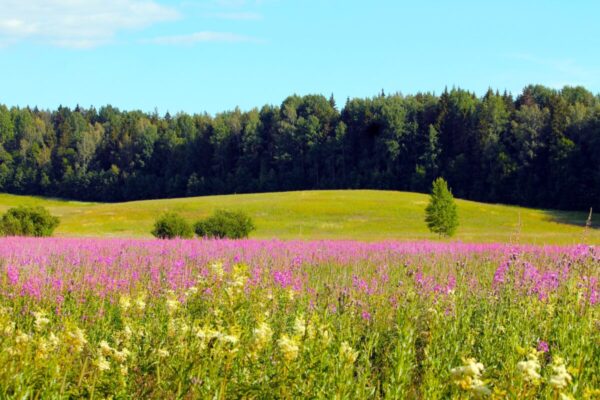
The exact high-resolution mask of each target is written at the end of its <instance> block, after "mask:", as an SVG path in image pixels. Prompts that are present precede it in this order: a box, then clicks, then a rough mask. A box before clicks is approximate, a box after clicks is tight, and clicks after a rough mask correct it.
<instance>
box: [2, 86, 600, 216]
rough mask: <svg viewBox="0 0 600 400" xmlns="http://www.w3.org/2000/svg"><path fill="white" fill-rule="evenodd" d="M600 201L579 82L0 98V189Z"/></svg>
mask: <svg viewBox="0 0 600 400" xmlns="http://www.w3.org/2000/svg"><path fill="white" fill-rule="evenodd" d="M439 176H441V177H444V178H445V179H446V180H447V181H448V182H449V184H450V186H451V187H452V190H453V193H454V195H455V196H456V197H460V198H465V199H472V200H478V201H485V202H495V203H507V204H518V205H526V206H535V207H544V208H557V209H573V210H575V209H577V210H586V209H589V207H592V206H593V207H595V208H597V209H600V97H599V96H598V95H594V94H593V93H591V92H589V91H588V90H586V89H585V88H583V87H564V88H563V89H561V90H556V89H551V88H548V87H544V86H539V85H530V86H527V87H525V88H524V89H523V91H522V92H521V94H519V95H518V96H516V97H514V96H513V95H512V94H510V93H507V92H504V93H499V92H498V91H493V90H491V89H490V90H488V91H487V93H485V94H484V95H483V96H481V97H478V96H477V95H476V94H474V93H472V92H470V91H466V90H462V89H458V88H453V89H445V90H444V91H443V92H442V93H441V94H440V95H436V94H433V93H418V94H414V95H402V94H399V93H398V94H391V95H390V94H385V93H383V91H382V93H381V94H379V95H377V96H375V97H372V98H354V99H348V100H347V101H346V103H345V105H344V106H343V107H342V108H340V107H338V105H337V104H336V101H335V99H334V98H333V96H331V97H330V98H327V97H324V96H321V95H308V96H297V95H293V96H290V97H288V98H286V99H285V100H284V101H283V103H282V104H281V105H279V106H274V105H265V106H263V107H262V108H260V109H258V108H255V109H252V110H249V111H241V110H239V109H235V110H233V111H227V112H223V113H219V114H216V115H214V116H213V115H209V114H207V113H199V114H194V115H190V114H186V113H178V114H175V115H171V114H169V113H166V114H165V115H159V114H158V113H157V112H154V113H145V112H141V111H122V110H119V109H117V108H115V107H112V106H104V107H102V108H100V109H96V108H94V107H90V108H82V107H80V106H77V107H76V108H74V109H70V108H68V107H62V106H61V107H59V108H58V109H57V110H40V109H37V108H29V107H27V108H19V107H12V108H8V107H7V106H4V105H0V191H3V192H9V193H15V194H32V195H44V196H55V197H63V198H70V199H78V200H94V201H109V202H112V201H126V200H137V199H152V198H169V197H181V196H198V195H210V194H228V193H250V192H273V191H289V190H304V189H359V188H360V189H389V190H405V191H416V192H427V191H428V190H429V188H430V186H431V182H432V181H433V180H434V179H435V178H436V177H439Z"/></svg>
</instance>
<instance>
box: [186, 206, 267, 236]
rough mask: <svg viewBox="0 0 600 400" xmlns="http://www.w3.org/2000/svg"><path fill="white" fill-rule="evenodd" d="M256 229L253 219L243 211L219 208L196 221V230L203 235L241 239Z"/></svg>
mask: <svg viewBox="0 0 600 400" xmlns="http://www.w3.org/2000/svg"><path fill="white" fill-rule="evenodd" d="M254 229H255V226H254V223H253V222H252V219H251V218H250V217H249V216H248V215H247V214H245V213H244V212H242V211H226V210H217V211H215V212H214V214H213V215H211V216H210V217H208V218H206V219H203V220H200V221H198V222H196V224H195V225H194V231H195V232H196V234H197V235H198V236H201V237H213V238H221V239H222V238H230V239H241V238H245V237H248V235H249V234H250V232H252V231H253V230H254Z"/></svg>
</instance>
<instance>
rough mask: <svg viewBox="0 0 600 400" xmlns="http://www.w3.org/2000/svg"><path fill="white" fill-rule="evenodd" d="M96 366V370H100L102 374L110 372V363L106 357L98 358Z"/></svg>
mask: <svg viewBox="0 0 600 400" xmlns="http://www.w3.org/2000/svg"><path fill="white" fill-rule="evenodd" d="M94 365H96V368H98V371H100V372H103V371H108V370H109V369H110V362H108V360H107V359H106V358H104V356H98V358H97V359H96V361H95V362H94Z"/></svg>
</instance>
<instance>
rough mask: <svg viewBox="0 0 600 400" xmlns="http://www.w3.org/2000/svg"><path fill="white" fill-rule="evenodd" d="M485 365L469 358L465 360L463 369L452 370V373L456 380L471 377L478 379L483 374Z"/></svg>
mask: <svg viewBox="0 0 600 400" xmlns="http://www.w3.org/2000/svg"><path fill="white" fill-rule="evenodd" d="M483 369H484V368H483V364H482V363H478V362H477V360H475V359H474V358H467V359H466V360H464V365H463V366H461V367H456V368H452V369H451V370H450V373H451V374H452V376H453V377H455V378H460V377H464V376H469V377H471V378H478V377H480V376H481V374H482V373H483Z"/></svg>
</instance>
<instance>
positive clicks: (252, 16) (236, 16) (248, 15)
mask: <svg viewBox="0 0 600 400" xmlns="http://www.w3.org/2000/svg"><path fill="white" fill-rule="evenodd" d="M213 16H215V17H216V18H220V19H232V20H238V21H256V20H259V19H262V15H261V14H259V13H257V12H220V13H215V14H213Z"/></svg>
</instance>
